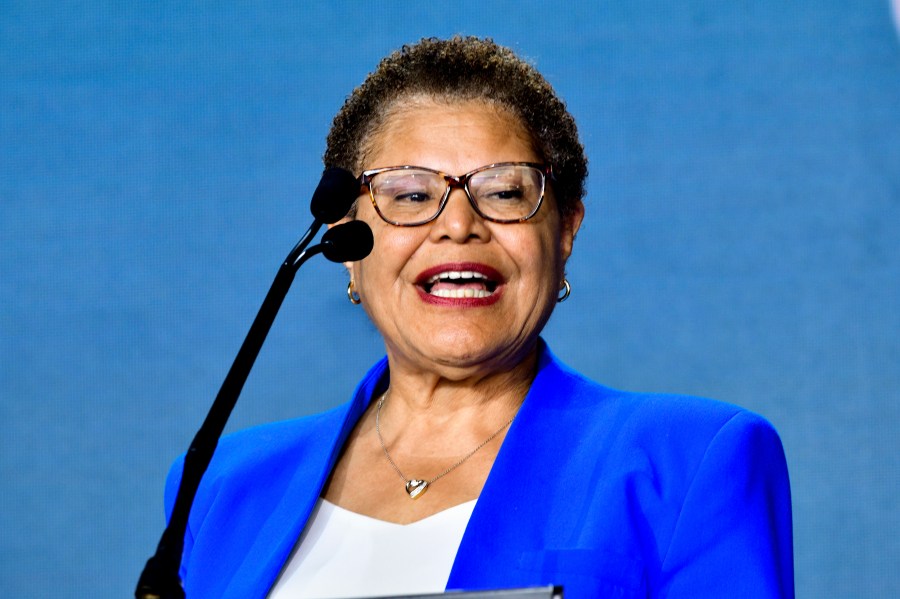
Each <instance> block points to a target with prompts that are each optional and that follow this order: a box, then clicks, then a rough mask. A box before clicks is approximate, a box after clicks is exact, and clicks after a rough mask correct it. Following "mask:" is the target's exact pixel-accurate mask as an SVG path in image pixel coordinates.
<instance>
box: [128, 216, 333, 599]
mask: <svg viewBox="0 0 900 599" xmlns="http://www.w3.org/2000/svg"><path fill="white" fill-rule="evenodd" d="M322 224H323V223H322V222H321V221H319V220H318V219H317V220H314V221H313V224H312V225H310V227H309V229H307V231H306V233H305V234H304V235H303V237H302V238H301V239H300V241H298V242H297V244H296V245H295V246H294V248H293V249H292V250H291V251H290V253H289V254H288V255H287V258H285V260H284V262H283V263H282V265H281V267H280V268H279V269H278V273H277V274H276V275H275V280H274V281H273V282H272V286H271V287H270V288H269V292H268V293H267V294H266V298H265V299H264V300H263V303H262V306H261V307H260V309H259V312H258V313H257V314H256V318H255V319H254V320H253V324H252V325H251V326H250V330H249V331H248V332H247V336H246V337H245V338H244V343H243V344H241V349H240V350H239V351H238V353H237V356H236V357H235V359H234V363H233V364H232V365H231V368H230V369H229V370H228V374H227V375H226V376H225V380H224V381H223V382H222V386H221V388H220V389H219V393H218V395H216V399H215V401H214V402H213V404H212V407H211V408H210V410H209V413H208V414H207V415H206V419H205V420H204V421H203V425H202V426H201V427H200V429H199V430H198V431H197V434H196V435H195V436H194V440H193V441H192V442H191V445H190V447H189V448H188V451H187V455H186V456H185V458H184V472H183V473H182V478H181V485H180V486H179V487H178V495H177V497H176V499H175V506H174V508H173V509H172V516H171V518H170V519H169V524H168V526H166V529H165V531H163V534H162V537H161V538H160V540H159V545H158V546H157V548H156V553H155V554H154V556H153V557H151V558H150V559H149V560H148V561H147V564H146V566H144V571H143V572H142V573H141V577H140V579H139V580H138V585H137V589H136V590H135V593H134V596H135V597H136V598H137V599H184V596H185V595H184V590H183V589H182V587H181V578H180V577H179V574H178V570H179V567H180V566H181V554H182V552H183V550H184V533H185V531H186V530H187V523H188V515H189V514H190V511H191V505H192V504H193V503H194V496H195V495H196V494H197V488H198V487H199V486H200V479H201V478H202V477H203V474H204V473H205V472H206V469H207V467H208V466H209V462H210V461H211V460H212V456H213V452H215V450H216V446H217V445H218V443H219V438H220V437H221V436H222V431H223V430H224V429H225V424H226V423H227V422H228V417H229V416H231V412H232V410H233V409H234V406H235V404H236V403H237V400H238V396H239V395H240V394H241V390H242V389H243V388H244V383H245V382H246V381H247V377H248V376H249V374H250V370H251V369H252V368H253V364H254V362H255V361H256V357H257V356H258V355H259V351H260V349H262V346H263V342H265V340H266V336H267V335H268V334H269V329H271V328H272V323H273V322H274V321H275V316H276V315H277V314H278V310H279V309H280V308H281V304H282V303H283V302H284V298H285V297H286V296H287V292H288V290H289V289H290V287H291V283H292V282H293V280H294V276H295V275H296V274H297V270H298V269H299V268H300V267H301V266H302V265H303V264H304V263H305V262H306V261H307V260H309V259H310V258H312V257H313V256H315V255H316V254H318V253H321V252H322V251H323V250H325V249H326V246H325V244H319V245H314V246H313V247H311V248H309V249H308V250H307V249H306V246H308V245H309V243H310V241H312V239H313V238H314V237H315V236H316V233H318V232H319V229H321V227H322Z"/></svg>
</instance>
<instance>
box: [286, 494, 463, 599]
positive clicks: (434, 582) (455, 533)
mask: <svg viewBox="0 0 900 599" xmlns="http://www.w3.org/2000/svg"><path fill="white" fill-rule="evenodd" d="M473 509H475V500H474V499H473V500H472V501H469V502H466V503H461V504H459V505H457V506H454V507H452V508H450V509H446V510H444V511H442V512H438V513H437V514H435V515H433V516H430V517H428V518H425V519H424V520H419V521H418V522H413V523H412V524H394V523H393V522H385V521H384V520H377V519H375V518H370V517H369V516H363V515H362V514H357V513H356V512H351V511H349V510H345V509H344V508H342V507H338V506H336V505H335V504H333V503H331V502H329V501H326V500H324V499H319V501H318V503H317V504H316V507H315V509H314V510H313V513H312V516H311V517H310V521H309V523H308V524H307V526H306V530H305V531H304V532H303V534H302V535H301V537H300V542H299V543H297V546H296V547H294V550H293V552H292V553H291V556H290V557H289V558H288V561H287V563H286V564H285V566H284V569H283V570H282V571H281V575H280V576H279V577H278V580H277V581H276V583H275V586H274V587H272V591H271V592H270V593H269V599H300V598H304V599H336V598H339V597H340V598H344V597H383V596H387V595H414V594H426V593H441V592H443V591H444V587H446V586H447V580H448V579H449V578H450V569H451V568H452V567H453V560H454V559H455V558H456V551H457V549H459V544H460V542H461V541H462V537H463V533H464V532H465V531H466V525H468V523H469V518H470V517H471V515H472V510H473Z"/></svg>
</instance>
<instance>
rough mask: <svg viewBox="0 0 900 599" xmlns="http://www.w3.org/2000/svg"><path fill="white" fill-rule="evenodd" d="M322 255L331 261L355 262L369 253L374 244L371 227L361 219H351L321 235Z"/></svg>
mask: <svg viewBox="0 0 900 599" xmlns="http://www.w3.org/2000/svg"><path fill="white" fill-rule="evenodd" d="M321 245H322V255H323V256H325V257H326V258H328V259H329V260H331V261H332V262H355V261H357V260H362V259H363V258H365V257H366V256H368V255H369V252H371V251H372V247H373V246H374V245H375V239H374V238H373V237H372V229H371V228H369V225H367V224H366V223H364V222H363V221H361V220H351V221H350V222H346V223H343V224H341V225H337V226H335V227H332V228H330V229H328V231H326V232H325V234H324V235H322V243H321Z"/></svg>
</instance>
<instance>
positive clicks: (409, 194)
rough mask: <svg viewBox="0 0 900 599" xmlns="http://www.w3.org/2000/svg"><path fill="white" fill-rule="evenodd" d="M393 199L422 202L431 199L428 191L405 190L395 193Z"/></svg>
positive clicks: (403, 201)
mask: <svg viewBox="0 0 900 599" xmlns="http://www.w3.org/2000/svg"><path fill="white" fill-rule="evenodd" d="M393 200H394V201H395V202H398V203H409V204H420V203H422V202H428V201H430V200H431V196H430V195H429V194H428V192H427V191H425V190H421V191H403V192H398V193H395V194H394V197H393Z"/></svg>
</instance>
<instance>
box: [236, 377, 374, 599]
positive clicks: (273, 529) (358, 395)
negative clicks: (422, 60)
mask: <svg viewBox="0 0 900 599" xmlns="http://www.w3.org/2000/svg"><path fill="white" fill-rule="evenodd" d="M386 371H387V361H386V360H382V361H380V362H379V363H378V364H376V365H375V367H373V368H372V369H371V370H370V371H369V373H368V374H367V375H366V377H365V378H364V379H363V380H362V381H361V382H360V384H359V386H358V387H357V389H356V392H355V394H354V397H353V399H352V400H351V401H350V403H348V404H346V405H345V406H343V407H342V408H341V409H339V410H337V411H336V412H335V413H334V415H333V416H334V423H333V425H331V426H322V427H320V428H321V429H322V432H321V434H319V435H318V436H317V437H316V438H315V440H314V442H313V443H311V444H310V445H308V448H309V452H308V453H309V455H313V456H316V458H315V459H310V460H303V463H298V464H296V470H295V471H294V473H293V475H292V478H291V481H290V483H289V485H288V488H287V490H286V491H285V493H284V495H283V496H282V498H281V499H280V501H279V503H278V505H277V507H276V508H275V509H274V510H273V511H272V512H270V513H269V514H268V515H265V516H264V517H263V518H262V519H261V522H260V527H259V534H258V535H257V536H256V537H255V539H253V540H252V541H251V542H250V544H249V547H248V550H247V554H246V555H247V557H246V558H245V559H244V561H243V562H242V563H241V565H240V567H239V569H238V571H237V572H235V575H234V577H233V578H232V579H231V581H230V583H229V585H228V587H227V588H226V591H225V593H224V594H223V599H224V598H230V597H233V598H235V599H246V598H249V597H265V596H266V595H267V594H268V592H269V590H270V589H271V587H272V585H274V584H275V580H276V579H277V577H278V575H279V574H280V573H281V569H282V567H283V566H284V564H285V562H286V561H287V559H288V557H289V556H290V554H291V551H292V550H293V548H294V545H296V543H297V540H298V539H299V538H300V535H301V534H302V532H303V529H304V528H305V527H306V522H307V520H309V516H310V514H311V513H312V510H313V508H314V507H315V505H316V501H317V500H318V498H319V495H320V494H321V492H322V487H323V486H324V484H325V481H326V480H327V478H328V475H329V474H330V473H331V470H332V469H333V468H334V464H335V462H336V461H337V458H338V456H339V455H340V452H341V449H342V448H343V446H344V443H345V442H346V440H347V437H348V436H349V434H350V432H351V431H352V430H353V427H354V426H355V425H356V422H357V421H358V420H359V419H360V417H361V416H362V414H363V413H364V412H365V410H366V408H367V407H368V405H369V401H370V399H371V397H372V396H373V394H374V392H375V391H376V387H377V386H378V384H379V382H380V381H381V378H382V376H383V375H384V374H385V372H386Z"/></svg>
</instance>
